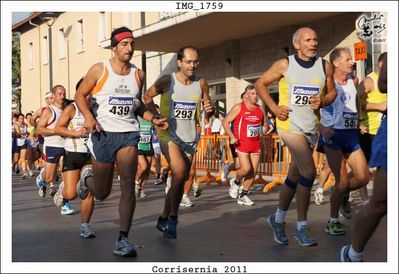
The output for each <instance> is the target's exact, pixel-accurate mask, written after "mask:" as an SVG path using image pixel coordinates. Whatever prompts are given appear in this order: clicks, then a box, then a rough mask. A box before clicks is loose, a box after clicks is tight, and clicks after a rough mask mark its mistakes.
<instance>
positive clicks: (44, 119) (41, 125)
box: [36, 107, 55, 136]
mask: <svg viewBox="0 0 399 274" xmlns="http://www.w3.org/2000/svg"><path fill="white" fill-rule="evenodd" d="M52 115H53V114H52V112H51V110H50V108H49V107H46V108H45V109H44V110H43V112H42V114H41V115H40V119H39V122H38V123H37V127H36V132H37V134H39V135H43V136H51V135H55V132H54V129H50V128H47V123H48V121H49V119H50V118H51V116H52Z"/></svg>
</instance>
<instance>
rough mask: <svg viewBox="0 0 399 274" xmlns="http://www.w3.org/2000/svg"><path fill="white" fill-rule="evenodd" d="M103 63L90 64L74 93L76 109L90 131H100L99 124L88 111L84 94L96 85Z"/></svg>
mask: <svg viewBox="0 0 399 274" xmlns="http://www.w3.org/2000/svg"><path fill="white" fill-rule="evenodd" d="M103 67H104V65H103V64H102V63H97V64H95V65H94V66H92V67H91V68H90V69H89V71H88V72H87V74H86V76H85V77H84V79H83V82H82V83H81V84H80V86H79V88H78V90H77V91H76V93H75V98H74V99H75V102H76V105H77V106H78V109H79V110H80V112H81V113H82V114H83V116H84V117H85V128H86V129H87V130H88V131H89V132H90V133H91V132H92V131H93V130H94V129H96V130H97V131H100V130H101V128H100V125H99V124H98V122H97V121H96V120H95V119H94V117H93V114H92V113H91V112H90V108H89V104H88V103H87V101H86V96H87V95H89V94H90V93H91V92H92V90H93V88H94V87H95V86H96V84H97V81H98V80H99V79H100V77H101V74H102V73H103V69H104V68H103Z"/></svg>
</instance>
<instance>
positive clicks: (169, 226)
mask: <svg viewBox="0 0 399 274" xmlns="http://www.w3.org/2000/svg"><path fill="white" fill-rule="evenodd" d="M177 223H178V221H177V218H169V219H168V221H167V222H166V226H165V230H164V231H163V236H164V237H167V238H170V239H176V236H177V234H176V227H177Z"/></svg>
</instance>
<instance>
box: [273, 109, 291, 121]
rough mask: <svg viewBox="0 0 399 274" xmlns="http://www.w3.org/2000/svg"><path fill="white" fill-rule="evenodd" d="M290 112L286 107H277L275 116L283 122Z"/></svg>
mask: <svg viewBox="0 0 399 274" xmlns="http://www.w3.org/2000/svg"><path fill="white" fill-rule="evenodd" d="M290 111H291V109H290V108H288V107H287V106H278V107H277V111H276V116H277V118H278V119H279V120H281V121H285V120H287V119H288V115H289V112H290Z"/></svg>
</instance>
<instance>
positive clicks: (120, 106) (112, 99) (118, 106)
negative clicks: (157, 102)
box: [108, 96, 134, 116]
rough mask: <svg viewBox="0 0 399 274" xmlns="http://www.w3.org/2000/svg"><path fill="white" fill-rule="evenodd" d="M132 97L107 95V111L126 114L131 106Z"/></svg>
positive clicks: (114, 113) (118, 114) (119, 114)
mask: <svg viewBox="0 0 399 274" xmlns="http://www.w3.org/2000/svg"><path fill="white" fill-rule="evenodd" d="M133 101H134V99H133V97H116V96H109V97H108V109H109V113H110V114H112V115H116V116H127V115H129V113H130V110H131V109H132V108H133Z"/></svg>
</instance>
